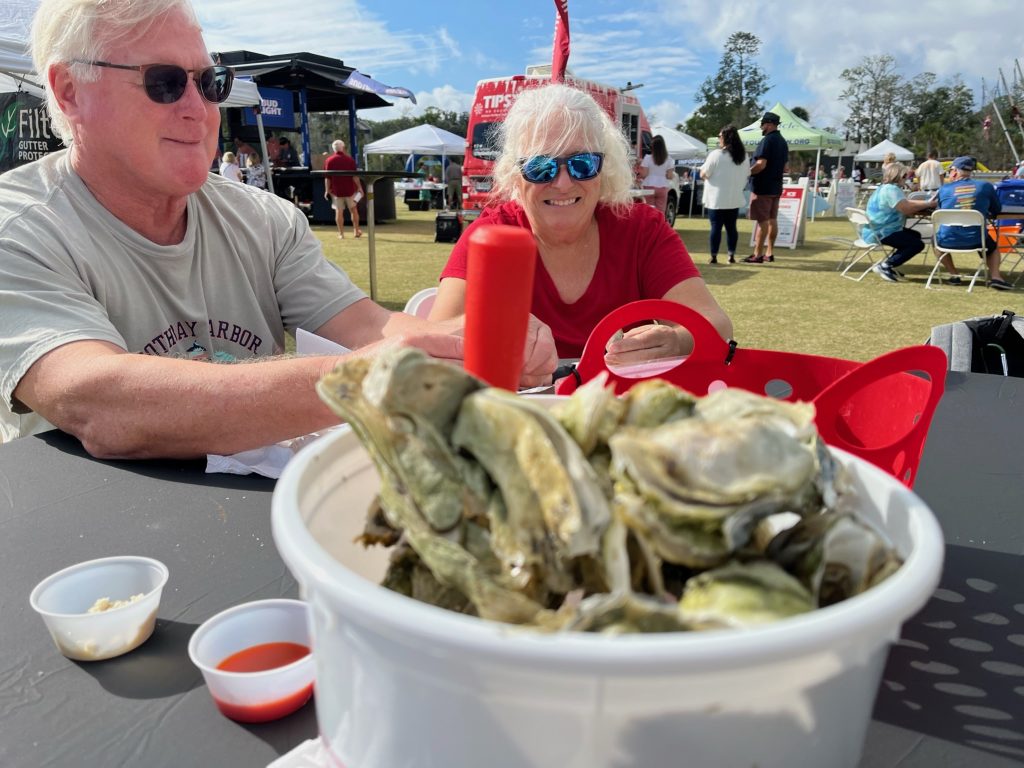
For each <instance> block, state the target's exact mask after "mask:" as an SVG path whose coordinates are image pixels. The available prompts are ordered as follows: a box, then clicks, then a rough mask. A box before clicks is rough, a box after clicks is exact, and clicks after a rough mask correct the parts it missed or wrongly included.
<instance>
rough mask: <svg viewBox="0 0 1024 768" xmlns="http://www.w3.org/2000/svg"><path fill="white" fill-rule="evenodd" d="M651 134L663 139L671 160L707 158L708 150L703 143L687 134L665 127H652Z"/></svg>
mask: <svg viewBox="0 0 1024 768" xmlns="http://www.w3.org/2000/svg"><path fill="white" fill-rule="evenodd" d="M651 133H652V134H654V135H655V136H661V137H662V138H663V139H665V148H666V149H668V154H669V156H670V157H671V158H672V159H673V160H693V159H696V158H702V157H707V154H708V148H707V147H706V146H705V145H704V142H702V141H700V140H699V139H695V138H694V137H693V136H690V135H689V134H686V133H683V132H682V131H677V130H676V129H675V128H669V127H668V126H667V125H661V124H658V125H652V126H651Z"/></svg>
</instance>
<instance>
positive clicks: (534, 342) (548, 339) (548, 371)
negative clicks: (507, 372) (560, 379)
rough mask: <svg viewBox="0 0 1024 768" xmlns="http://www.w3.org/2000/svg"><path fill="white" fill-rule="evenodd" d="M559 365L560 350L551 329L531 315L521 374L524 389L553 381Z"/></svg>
mask: <svg viewBox="0 0 1024 768" xmlns="http://www.w3.org/2000/svg"><path fill="white" fill-rule="evenodd" d="M557 365H558V351H557V350H556V349H555V339H554V337H553V336H552V335H551V329H550V328H548V327H547V326H546V325H544V323H542V322H541V321H540V320H538V319H537V318H536V317H534V316H533V315H530V322H529V325H528V326H527V328H526V346H525V348H524V349H523V370H522V372H521V373H520V375H519V386H520V387H521V388H522V389H530V388H532V387H544V386H547V385H548V384H550V383H551V377H552V375H553V374H554V372H555V367H556V366H557Z"/></svg>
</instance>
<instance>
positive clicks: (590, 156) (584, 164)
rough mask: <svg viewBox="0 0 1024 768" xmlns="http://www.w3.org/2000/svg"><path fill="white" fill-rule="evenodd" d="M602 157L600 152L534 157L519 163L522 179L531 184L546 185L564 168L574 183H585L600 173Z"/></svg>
mask: <svg viewBox="0 0 1024 768" xmlns="http://www.w3.org/2000/svg"><path fill="white" fill-rule="evenodd" d="M603 159H604V155H602V154H601V153H600V152H577V153H576V154H575V155H569V156H568V157H548V156H547V155H536V156H534V157H528V158H526V159H525V160H520V161H519V168H520V170H521V171H522V174H523V178H524V179H526V180H527V181H528V182H530V183H531V184H547V183H549V182H552V181H554V180H555V178H556V177H557V176H558V169H559V167H561V166H563V165H564V166H565V169H566V170H567V171H568V172H569V175H570V176H571V177H572V178H574V179H576V181H587V180H588V179H592V178H594V177H595V176H597V174H599V173H600V172H601V161H602V160H603Z"/></svg>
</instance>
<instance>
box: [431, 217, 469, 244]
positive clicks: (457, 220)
mask: <svg viewBox="0 0 1024 768" xmlns="http://www.w3.org/2000/svg"><path fill="white" fill-rule="evenodd" d="M461 234H462V219H461V217H460V216H459V215H458V214H456V213H439V214H437V223H436V225H435V227H434V242H435V243H454V242H455V241H457V240H458V239H459V236H460V235H461Z"/></svg>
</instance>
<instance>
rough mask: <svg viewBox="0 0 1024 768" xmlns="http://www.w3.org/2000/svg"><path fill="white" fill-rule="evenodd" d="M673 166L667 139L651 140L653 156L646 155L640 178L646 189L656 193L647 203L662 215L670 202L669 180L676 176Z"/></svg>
mask: <svg viewBox="0 0 1024 768" xmlns="http://www.w3.org/2000/svg"><path fill="white" fill-rule="evenodd" d="M673 165H674V163H673V162H672V158H670V157H669V156H668V149H667V148H666V147H665V139H663V138H662V137H661V136H655V137H654V138H653V139H652V140H651V154H649V155H644V159H643V161H642V162H641V163H640V178H641V179H643V182H644V189H648V190H651V191H652V192H653V193H654V194H653V195H650V196H649V197H648V198H647V202H648V203H650V204H651V205H653V206H654V207H655V208H657V209H658V210H659V211H661V212H662V213H664V212H665V204H666V203H667V202H668V186H669V179H671V178H672V177H673V176H674V175H675V171H674V170H673Z"/></svg>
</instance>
